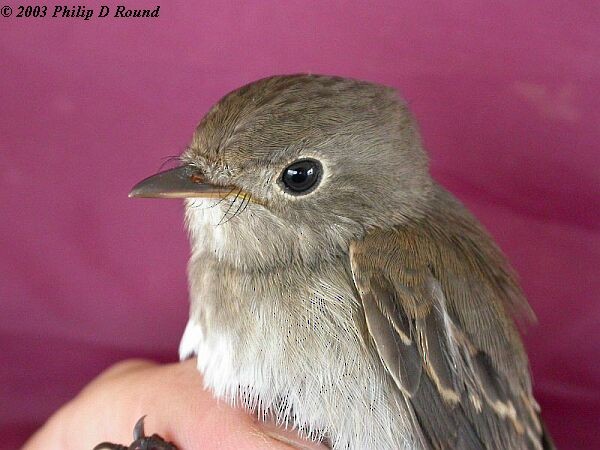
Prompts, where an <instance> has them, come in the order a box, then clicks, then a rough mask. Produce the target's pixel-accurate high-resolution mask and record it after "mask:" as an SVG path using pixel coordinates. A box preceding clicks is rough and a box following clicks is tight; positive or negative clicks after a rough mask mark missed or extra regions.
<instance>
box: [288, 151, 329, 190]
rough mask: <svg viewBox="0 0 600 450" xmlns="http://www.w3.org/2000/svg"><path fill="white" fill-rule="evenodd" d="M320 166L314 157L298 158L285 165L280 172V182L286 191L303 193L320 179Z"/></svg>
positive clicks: (313, 186) (312, 187)
mask: <svg viewBox="0 0 600 450" xmlns="http://www.w3.org/2000/svg"><path fill="white" fill-rule="evenodd" d="M321 173H322V166H321V163H320V162H319V161H317V160H314V159H300V160H298V161H295V162H293V163H292V164H290V165H289V166H287V167H286V168H285V169H284V170H283V172H282V174H281V184H282V185H283V187H284V189H285V190H286V192H288V193H290V194H293V195H304V194H308V193H309V192H311V191H312V190H313V189H314V188H315V187H316V186H317V184H318V183H319V181H321Z"/></svg>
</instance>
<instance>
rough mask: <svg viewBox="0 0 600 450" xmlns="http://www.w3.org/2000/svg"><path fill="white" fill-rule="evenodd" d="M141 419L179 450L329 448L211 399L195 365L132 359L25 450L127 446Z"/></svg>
mask: <svg viewBox="0 0 600 450" xmlns="http://www.w3.org/2000/svg"><path fill="white" fill-rule="evenodd" d="M144 415H146V416H147V417H146V423H145V427H146V430H147V433H148V434H154V433H157V434H160V435H161V436H162V437H163V438H164V439H165V440H167V441H171V442H173V443H175V444H176V445H177V447H178V448H179V449H180V450H212V449H220V450H227V449H232V450H233V449H235V450H258V449H269V450H291V449H294V448H295V449H298V448H300V449H307V450H308V449H315V450H317V449H324V448H325V447H324V446H323V445H321V444H315V443H312V442H309V441H306V440H304V439H302V438H300V437H298V436H297V434H296V433H295V432H293V431H286V430H284V429H282V428H281V427H277V426H275V425H274V424H270V423H265V422H261V421H259V420H258V419H257V418H256V417H254V416H252V415H250V414H248V413H247V412H245V411H244V410H242V409H234V408H232V407H230V406H229V405H227V404H226V403H224V402H222V401H221V402H220V401H218V400H216V399H214V398H213V397H212V395H211V394H210V392H207V391H205V390H204V389H203V387H202V377H201V375H200V373H199V372H198V371H197V370H196V360H195V359H194V360H188V361H184V362H182V363H177V364H167V365H159V364H156V363H153V362H150V361H144V360H129V361H124V362H121V363H119V364H117V365H115V366H113V367H111V368H110V369H108V370H106V371H105V372H104V373H102V374H101V375H100V376H99V377H98V378H96V379H95V380H94V381H92V382H91V383H90V384H89V385H88V386H86V387H85V388H84V389H83V390H82V391H81V393H79V394H78V395H77V396H76V397H75V398H74V399H73V400H72V401H70V402H69V403H67V404H66V405H65V406H63V407H62V408H61V409H60V410H58V411H57V412H56V413H55V414H54V415H53V416H52V417H51V418H50V419H49V420H48V422H46V424H45V425H44V426H43V427H42V428H41V429H40V430H38V431H37V432H36V433H35V434H34V435H33V436H32V437H31V438H30V439H29V441H28V442H27V443H26V444H25V446H24V447H23V449H22V450H54V449H56V450H91V449H92V448H93V447H94V446H95V445H96V444H98V443H100V442H102V441H111V442H115V443H120V444H124V445H129V444H130V442H131V441H132V430H133V425H134V424H135V423H136V421H137V420H138V419H139V418H140V417H142V416H144Z"/></svg>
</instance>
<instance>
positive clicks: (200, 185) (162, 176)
mask: <svg viewBox="0 0 600 450" xmlns="http://www.w3.org/2000/svg"><path fill="white" fill-rule="evenodd" d="M234 191H235V192H238V191H239V194H241V191H240V190H239V188H234V187H233V186H216V185H214V184H210V183H205V182H204V178H203V177H202V174H200V173H199V172H198V169H197V168H195V167H192V166H190V165H185V166H180V167H176V168H174V169H170V170H165V171H164V172H159V173H157V174H156V175H152V176H151V177H148V178H146V179H144V180H142V181H140V182H139V183H138V184H136V185H135V186H134V187H133V189H131V192H130V193H129V197H142V198H217V199H219V198H224V197H227V196H229V194H231V193H232V192H234ZM239 194H238V195H239Z"/></svg>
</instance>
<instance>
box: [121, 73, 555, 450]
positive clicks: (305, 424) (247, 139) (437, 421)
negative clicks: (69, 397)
mask: <svg viewBox="0 0 600 450" xmlns="http://www.w3.org/2000/svg"><path fill="white" fill-rule="evenodd" d="M182 161H183V163H184V165H183V166H182V167H180V168H177V169H174V170H172V171H170V172H167V173H163V174H161V175H159V176H155V177H152V178H150V179H148V180H145V181H143V182H142V183H140V184H139V185H138V186H136V188H134V190H133V191H132V195H133V196H151V197H183V198H187V200H186V223H187V226H188V229H189V231H190V238H191V241H192V257H191V259H190V264H189V281H190V296H191V310H190V321H189V323H188V326H187V328H186V332H185V333H184V337H183V339H182V343H181V347H180V354H181V357H182V358H185V357H189V356H190V355H192V354H197V355H198V367H199V369H200V370H201V371H202V372H203V374H204V380H205V383H206V385H207V386H208V387H209V388H211V389H212V390H213V392H215V394H216V395H217V396H219V397H223V398H226V399H228V400H229V401H231V402H233V403H235V402H237V401H241V402H242V403H243V404H245V405H246V406H248V407H250V408H252V409H255V410H258V411H259V413H263V412H270V413H272V414H274V415H275V417H276V418H277V419H278V420H279V421H281V422H285V423H288V424H290V425H292V426H295V427H296V428H298V429H299V431H300V432H301V433H303V434H305V435H307V436H309V437H312V438H315V439H326V441H327V442H329V443H330V444H331V446H332V447H333V448H335V449H346V448H348V449H361V450H362V449H399V448H407V449H408V448H410V449H412V448H414V449H507V450H510V449H542V448H552V447H551V445H552V444H550V442H549V438H548V437H547V435H546V434H545V432H544V431H543V427H542V425H541V422H540V418H539V407H538V406H537V403H536V402H535V400H534V398H533V396H532V391H531V381H530V375H529V368H528V362H527V357H526V354H525V351H524V349H523V346H522V343H521V340H520V337H519V334H518V332H517V330H516V328H515V325H514V323H513V320H512V318H511V317H512V316H513V315H515V314H521V313H525V315H531V313H530V311H529V308H528V306H527V303H526V302H525V300H524V298H523V296H522V293H521V291H520V289H519V287H518V285H517V283H516V281H515V277H514V275H513V274H512V272H511V271H510V269H509V268H508V266H507V263H506V261H505V259H504V257H503V256H502V254H501V253H500V251H499V250H498V249H497V248H496V247H495V246H494V244H493V243H492V241H491V240H490V238H489V237H488V235H487V234H486V233H485V232H484V231H483V230H482V229H481V227H480V226H479V225H478V224H477V223H476V221H475V219H473V218H472V216H471V215H470V214H469V213H468V212H467V211H466V210H465V208H463V207H462V206H461V205H460V203H459V202H458V201H457V200H455V199H454V198H453V197H452V196H451V195H450V194H449V193H447V192H446V191H445V190H444V189H443V188H441V187H440V186H438V185H437V184H436V183H435V182H433V181H432V180H431V178H430V176H429V174H428V169H427V158H426V156H425V154H424V152H423V150H422V147H421V143H420V139H419V135H418V132H417V130H416V127H415V125H414V123H413V121H412V118H411V117H410V114H409V112H408V111H407V109H406V107H405V105H404V104H403V103H402V102H401V100H400V99H399V98H398V96H397V95H396V93H395V92H394V91H393V90H392V89H390V88H387V87H383V86H379V85H375V84H370V83H366V82H361V81H356V80H348V79H343V78H338V77H327V76H316V75H294V76H282V77H272V78H268V79H264V80H260V81H257V82H255V83H252V84H250V85H247V86H245V87H243V88H240V89H239V90H237V91H234V92H232V93H230V94H229V95H227V96H226V97H225V98H223V99H222V100H221V101H220V102H219V103H218V104H217V105H216V106H215V107H213V109H211V111H210V112H209V113H208V114H207V116H206V117H205V118H204V119H203V120H202V122H201V123H200V125H199V126H198V129H197V131H196V134H195V135H194V139H193V141H192V144H191V146H190V148H189V149H188V150H187V151H186V152H185V153H184V155H182Z"/></svg>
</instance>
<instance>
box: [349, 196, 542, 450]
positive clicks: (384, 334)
mask: <svg viewBox="0 0 600 450" xmlns="http://www.w3.org/2000/svg"><path fill="white" fill-rule="evenodd" d="M446 212H447V217H448V219H447V220H449V221H452V222H453V223H454V224H455V225H456V224H459V225H460V224H463V223H464V224H466V225H464V226H462V229H459V231H456V230H455V231H444V229H443V228H442V227H441V225H440V224H439V223H438V222H436V220H435V219H436V218H435V217H433V218H431V217H430V218H429V220H428V221H421V222H419V223H417V224H413V226H405V227H402V228H400V227H398V228H395V229H392V230H385V231H384V230H374V231H371V232H370V233H368V234H367V236H366V237H365V238H364V239H363V240H362V241H360V242H354V243H352V245H351V247H350V264H351V269H352V275H353V277H354V282H355V286H356V288H357V291H358V293H359V296H360V298H361V300H362V304H363V308H364V313H365V319H366V324H367V328H368V335H369V336H370V339H371V341H372V344H373V345H374V346H375V348H376V349H377V351H378V353H379V356H380V358H381V360H382V362H383V364H384V366H385V367H386V369H387V371H388V373H389V374H390V375H391V377H392V379H393V380H394V382H395V383H396V385H397V386H398V389H399V392H400V393H401V395H402V396H403V397H404V399H405V400H406V404H407V405H408V406H407V407H410V408H412V411H410V414H413V413H414V415H415V416H416V418H417V421H418V423H419V426H420V428H421V429H420V430H418V432H419V433H420V434H421V433H422V435H423V436H424V437H425V440H426V441H428V443H429V444H430V447H431V448H433V449H465V450H466V449H469V450H471V449H473V450H474V449H498V448H502V449H506V450H512V449H536V450H541V449H542V448H546V447H543V445H544V444H543V442H546V441H548V442H549V440H548V438H547V437H544V432H543V430H542V426H541V422H540V419H539V408H538V406H537V404H536V402H535V400H534V399H533V396H532V393H531V381H530V378H529V369H528V363H527V358H526V356H525V352H524V350H523V347H522V343H521V341H520V338H519V335H518V332H517V331H516V328H515V326H514V323H513V321H512V319H511V317H510V313H511V311H513V310H514V309H515V307H516V306H519V305H520V307H522V308H525V309H526V306H523V305H522V303H523V302H524V300H523V298H522V296H521V294H520V291H519V290H518V286H517V284H516V282H515V281H514V279H513V275H512V273H511V272H510V270H509V269H508V268H507V266H506V263H505V261H504V259H503V257H502V255H501V254H500V253H499V251H498V250H497V248H496V247H495V246H494V245H493V244H492V243H491V241H490V239H489V238H488V237H487V235H486V234H485V233H484V232H483V231H482V230H481V229H480V228H479V227H478V226H477V225H476V223H475V222H474V220H473V219H470V216H468V215H465V214H467V213H466V212H465V211H464V210H461V209H460V205H458V206H456V207H455V208H453V210H452V211H446ZM453 214H454V215H456V214H460V218H461V220H462V222H461V220H459V218H458V217H454V216H453ZM437 219H438V220H441V219H440V218H439V217H438V218H437ZM451 228H452V227H450V226H449V229H450V230H451ZM511 296H513V297H514V296H516V297H517V298H512V297H511ZM547 448H551V447H547Z"/></svg>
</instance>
